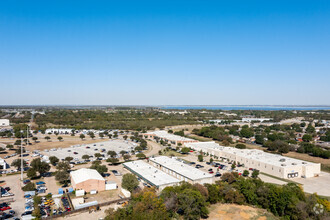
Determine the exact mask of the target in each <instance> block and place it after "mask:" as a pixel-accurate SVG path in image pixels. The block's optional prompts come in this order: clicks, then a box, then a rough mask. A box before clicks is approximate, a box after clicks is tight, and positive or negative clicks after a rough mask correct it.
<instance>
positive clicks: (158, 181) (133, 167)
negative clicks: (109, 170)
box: [123, 160, 180, 191]
mask: <svg viewBox="0 0 330 220" xmlns="http://www.w3.org/2000/svg"><path fill="white" fill-rule="evenodd" d="M123 165H124V167H125V168H126V169H128V170H129V171H131V172H132V173H133V174H135V175H137V176H138V177H139V178H141V179H143V180H144V181H145V182H147V183H149V184H150V185H151V186H155V187H156V188H157V189H158V190H160V191H161V190H163V189H164V188H165V187H167V186H173V185H177V184H179V183H180V180H178V179H176V178H174V177H173V176H171V175H169V174H167V173H165V172H164V171H161V170H159V169H157V168H156V167H153V166H152V165H150V164H148V163H146V162H144V161H142V160H136V161H132V162H127V163H123Z"/></svg>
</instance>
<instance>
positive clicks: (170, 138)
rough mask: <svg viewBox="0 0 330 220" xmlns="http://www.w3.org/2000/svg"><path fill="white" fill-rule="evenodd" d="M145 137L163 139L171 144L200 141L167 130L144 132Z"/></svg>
mask: <svg viewBox="0 0 330 220" xmlns="http://www.w3.org/2000/svg"><path fill="white" fill-rule="evenodd" d="M143 136H144V137H146V138H149V139H154V140H157V139H158V140H163V141H166V142H168V143H171V144H175V145H178V144H182V145H183V144H185V143H194V142H198V141H197V140H194V139H191V138H186V137H181V136H179V135H175V134H169V133H168V132H167V131H153V132H148V133H145V134H143Z"/></svg>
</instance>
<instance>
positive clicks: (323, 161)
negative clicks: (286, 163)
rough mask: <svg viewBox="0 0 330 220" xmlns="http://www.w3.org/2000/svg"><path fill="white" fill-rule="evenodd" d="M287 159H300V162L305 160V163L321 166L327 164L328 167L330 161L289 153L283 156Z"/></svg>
mask: <svg viewBox="0 0 330 220" xmlns="http://www.w3.org/2000/svg"><path fill="white" fill-rule="evenodd" d="M284 155H285V156H287V157H293V158H296V159H300V160H306V161H310V162H314V163H322V164H327V165H330V159H323V158H320V157H313V156H310V155H308V154H301V153H297V152H289V153H287V154H284Z"/></svg>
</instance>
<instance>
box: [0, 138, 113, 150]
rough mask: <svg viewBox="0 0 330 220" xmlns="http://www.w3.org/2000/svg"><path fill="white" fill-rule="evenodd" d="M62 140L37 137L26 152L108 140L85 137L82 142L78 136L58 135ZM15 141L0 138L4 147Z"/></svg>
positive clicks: (13, 139)
mask: <svg viewBox="0 0 330 220" xmlns="http://www.w3.org/2000/svg"><path fill="white" fill-rule="evenodd" d="M46 136H49V137H50V138H51V139H50V141H47V140H45V139H44V138H45V137H46ZM59 136H61V137H62V138H63V140H62V141H59V140H57V137H58V136H56V135H38V136H37V137H38V141H37V143H35V142H34V141H32V140H31V139H30V142H31V145H29V146H28V148H27V149H28V150H30V151H31V150H45V149H52V148H66V147H70V146H71V145H77V144H91V143H96V142H102V141H106V140H108V138H103V139H101V138H98V137H97V138H94V139H91V138H89V137H87V136H86V138H85V139H84V140H81V139H80V138H79V136H70V135H59ZM15 141H16V139H15V138H11V139H9V138H1V139H0V143H3V144H5V145H7V144H14V143H15Z"/></svg>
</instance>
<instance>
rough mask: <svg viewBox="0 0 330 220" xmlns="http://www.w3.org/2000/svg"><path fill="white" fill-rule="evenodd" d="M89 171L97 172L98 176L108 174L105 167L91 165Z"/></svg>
mask: <svg viewBox="0 0 330 220" xmlns="http://www.w3.org/2000/svg"><path fill="white" fill-rule="evenodd" d="M90 168H91V169H94V170H97V172H99V173H100V174H103V173H106V172H108V168H107V167H106V166H105V165H99V164H92V166H91V167H90Z"/></svg>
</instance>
